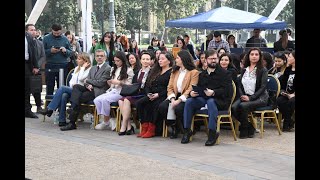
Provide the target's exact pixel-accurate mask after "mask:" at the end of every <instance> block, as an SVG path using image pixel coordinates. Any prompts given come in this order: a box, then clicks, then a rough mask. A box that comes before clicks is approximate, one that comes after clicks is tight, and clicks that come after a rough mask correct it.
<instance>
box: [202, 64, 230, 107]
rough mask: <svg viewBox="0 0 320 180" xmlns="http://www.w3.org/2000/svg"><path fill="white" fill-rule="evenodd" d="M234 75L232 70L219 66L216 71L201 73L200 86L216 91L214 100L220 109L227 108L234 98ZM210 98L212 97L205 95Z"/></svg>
mask: <svg viewBox="0 0 320 180" xmlns="http://www.w3.org/2000/svg"><path fill="white" fill-rule="evenodd" d="M231 80H232V77H231V72H230V71H227V70H225V69H222V68H221V67H220V66H217V67H216V69H215V71H214V72H212V73H210V75H209V74H208V71H202V72H201V73H200V74H199V81H198V85H197V86H199V87H203V88H208V89H212V90H213V91H214V96H213V98H214V100H215V102H216V105H217V108H218V110H219V111H221V110H227V109H228V107H229V105H230V103H231V98H232V91H233V88H232V81H231ZM205 98H206V99H207V98H210V97H208V96H207V97H205Z"/></svg>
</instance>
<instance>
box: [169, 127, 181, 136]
mask: <svg viewBox="0 0 320 180" xmlns="http://www.w3.org/2000/svg"><path fill="white" fill-rule="evenodd" d="M171 129H172V131H171V133H170V139H176V138H178V133H179V132H178V129H177V126H176V124H174V125H172V126H171Z"/></svg>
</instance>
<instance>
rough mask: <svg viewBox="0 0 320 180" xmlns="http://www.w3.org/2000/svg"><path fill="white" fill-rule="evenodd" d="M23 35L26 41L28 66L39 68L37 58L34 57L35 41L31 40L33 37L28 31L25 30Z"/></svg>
mask: <svg viewBox="0 0 320 180" xmlns="http://www.w3.org/2000/svg"><path fill="white" fill-rule="evenodd" d="M25 36H26V38H27V41H28V53H29V61H30V63H28V65H29V66H30V70H31V71H32V69H33V68H39V65H38V59H37V58H36V51H37V48H36V42H35V41H34V40H33V37H32V36H31V34H29V33H28V32H25Z"/></svg>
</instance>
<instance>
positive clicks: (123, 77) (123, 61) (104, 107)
mask: <svg viewBox="0 0 320 180" xmlns="http://www.w3.org/2000/svg"><path fill="white" fill-rule="evenodd" d="M127 61H128V60H127V58H126V54H125V53H124V52H122V51H116V54H115V55H114V65H113V67H112V68H111V79H110V80H108V81H107V83H108V85H109V86H110V88H109V89H108V90H107V91H106V93H104V94H101V95H100V96H98V97H96V98H95V99H94V100H93V102H94V104H95V105H96V109H97V114H98V115H104V121H103V122H102V123H100V124H98V125H96V127H95V129H98V130H101V129H105V128H106V127H107V126H108V125H109V116H110V104H111V103H113V102H117V101H118V100H119V99H121V98H122V96H121V95H120V92H121V89H122V85H123V84H131V82H132V78H133V75H134V74H133V70H132V68H130V67H129V66H128V64H127Z"/></svg>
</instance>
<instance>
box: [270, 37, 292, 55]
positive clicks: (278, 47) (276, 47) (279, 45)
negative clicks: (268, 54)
mask: <svg viewBox="0 0 320 180" xmlns="http://www.w3.org/2000/svg"><path fill="white" fill-rule="evenodd" d="M289 48H291V49H292V50H294V49H295V47H294V44H293V42H292V41H289V40H288V44H287V48H286V49H285V48H283V47H282V40H281V38H280V39H279V41H277V42H274V43H273V51H274V52H278V51H285V50H287V49H289Z"/></svg>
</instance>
